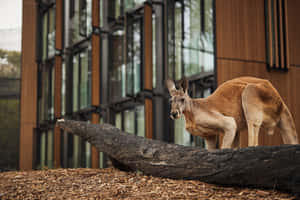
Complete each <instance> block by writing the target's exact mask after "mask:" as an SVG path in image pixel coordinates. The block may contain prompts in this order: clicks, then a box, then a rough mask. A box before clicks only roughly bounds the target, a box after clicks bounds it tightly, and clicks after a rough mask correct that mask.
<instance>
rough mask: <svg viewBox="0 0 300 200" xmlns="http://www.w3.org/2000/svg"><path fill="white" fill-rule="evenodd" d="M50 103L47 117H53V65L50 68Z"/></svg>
mask: <svg viewBox="0 0 300 200" xmlns="http://www.w3.org/2000/svg"><path fill="white" fill-rule="evenodd" d="M50 73H51V74H50V78H49V79H50V83H51V86H50V98H51V99H50V105H49V118H50V119H52V120H53V119H54V85H55V67H54V66H53V67H51V69H50Z"/></svg>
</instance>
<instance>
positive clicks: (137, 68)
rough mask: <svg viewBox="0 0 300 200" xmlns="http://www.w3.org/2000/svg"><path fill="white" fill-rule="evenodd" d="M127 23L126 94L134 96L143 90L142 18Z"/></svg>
mask: <svg viewBox="0 0 300 200" xmlns="http://www.w3.org/2000/svg"><path fill="white" fill-rule="evenodd" d="M127 23H128V24H127V40H126V42H127V63H126V93H127V94H128V95H130V96H132V95H135V94H137V93H138V92H140V90H141V88H142V77H143V74H142V50H143V48H142V30H143V28H142V18H139V19H137V20H128V22H127Z"/></svg>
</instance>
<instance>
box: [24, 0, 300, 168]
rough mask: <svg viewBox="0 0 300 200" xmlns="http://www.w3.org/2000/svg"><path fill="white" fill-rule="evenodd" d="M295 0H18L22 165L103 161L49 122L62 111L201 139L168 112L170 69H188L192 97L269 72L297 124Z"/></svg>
mask: <svg viewBox="0 0 300 200" xmlns="http://www.w3.org/2000/svg"><path fill="white" fill-rule="evenodd" d="M297 8H300V4H299V2H298V1H296V0H226V1H225V0H157V1H154V0H153V1H144V0H128V1H125V0H112V1H108V0H38V1H36V0H26V1H23V40H22V80H21V82H22V83H21V120H20V121H21V124H20V169H32V168H44V167H49V168H52V167H93V168H98V167H105V166H106V165H107V160H108V159H107V158H106V156H105V155H104V154H103V153H101V152H98V151H97V150H96V149H95V148H94V147H92V146H91V145H90V144H89V143H88V142H85V141H82V140H81V139H80V138H79V137H77V136H73V135H71V134H68V133H67V132H64V131H62V130H60V129H59V128H58V127H56V126H55V121H56V119H58V118H61V117H64V118H69V119H75V120H82V121H87V122H89V123H94V124H99V123H104V122H105V123H111V124H113V125H115V126H116V127H118V128H120V129H122V130H124V131H126V132H128V133H129V134H135V135H138V136H142V137H147V138H153V139H159V140H164V141H167V142H174V143H177V144H182V145H194V146H202V147H204V146H205V145H204V143H203V140H202V139H201V138H198V137H192V136H191V135H189V134H188V133H187V132H186V130H185V129H184V119H179V120H176V121H172V120H171V119H170V118H169V109H170V108H169V96H168V93H167V91H166V89H165V87H164V81H165V80H166V79H167V78H172V79H174V80H176V81H178V80H180V79H181V78H182V77H183V76H186V77H188V78H189V82H190V83H189V85H190V91H189V92H190V95H191V96H192V97H195V98H196V97H205V96H208V95H209V94H211V93H212V92H213V90H214V89H215V88H216V87H217V85H218V84H221V83H222V82H224V81H226V80H228V79H231V78H234V77H237V76H242V75H251V76H257V77H261V78H267V79H270V80H271V82H272V83H273V84H274V85H275V87H276V88H278V90H279V92H280V94H281V95H282V97H283V98H284V100H285V101H286V102H287V105H288V106H289V108H290V110H291V112H292V114H293V116H294V117H295V121H296V125H297V130H300V115H299V114H297V113H296V110H298V109H299V107H300V104H299V103H298V102H297V95H298V94H297V91H296V90H297V84H298V83H299V81H300V79H299V78H300V77H299V76H300V68H299V66H300V61H299V59H298V57H297V52H299V50H300V49H299V48H300V41H299V38H297V35H298V34H300V26H299V25H297V20H296V19H297V17H299V14H298V13H297ZM297 77H299V78H298V79H297ZM298 96H299V95H298ZM242 135H243V137H242V139H241V141H240V143H241V146H246V144H247V133H244V134H242ZM281 143H282V141H281V139H280V137H279V135H278V134H276V135H275V136H273V137H270V136H267V135H266V134H261V136H260V144H262V145H278V144H281Z"/></svg>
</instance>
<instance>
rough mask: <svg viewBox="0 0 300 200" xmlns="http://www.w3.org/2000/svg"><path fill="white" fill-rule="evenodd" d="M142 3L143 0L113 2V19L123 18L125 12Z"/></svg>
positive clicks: (116, 0)
mask: <svg viewBox="0 0 300 200" xmlns="http://www.w3.org/2000/svg"><path fill="white" fill-rule="evenodd" d="M144 2H145V0H114V1H113V5H114V13H115V16H114V17H115V18H119V17H120V16H124V14H125V13H126V12H127V11H129V10H131V9H133V8H135V7H137V6H139V5H142V4H143V3H144Z"/></svg>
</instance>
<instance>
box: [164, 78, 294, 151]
mask: <svg viewBox="0 0 300 200" xmlns="http://www.w3.org/2000/svg"><path fill="white" fill-rule="evenodd" d="M181 82H182V83H184V84H182V86H183V87H181V88H180V89H179V90H176V88H175V85H174V83H173V81H171V80H168V81H167V82H166V85H167V87H168V89H169V92H170V95H171V99H172V110H171V113H172V117H175V118H178V117H180V115H181V114H184V116H185V120H186V129H187V130H188V131H189V132H190V133H191V134H193V135H198V136H202V137H204V139H205V140H206V143H207V146H208V148H210V149H212V148H214V146H215V142H216V139H213V138H216V137H213V136H215V135H218V134H220V133H224V139H223V143H222V144H223V145H222V148H230V147H231V146H232V145H233V143H238V142H237V141H238V138H235V137H238V135H239V134H238V133H239V132H240V131H241V130H244V129H248V135H249V146H256V145H258V133H259V129H260V127H264V128H266V129H267V130H268V133H269V134H273V132H274V128H275V127H276V126H277V127H279V129H280V130H281V134H282V138H283V141H284V143H291V144H298V137H297V133H296V129H295V125H294V121H293V118H292V116H291V114H290V112H289V110H288V108H287V106H286V105H285V104H284V102H283V100H282V98H281V97H280V95H279V93H278V92H277V90H276V89H275V88H274V87H273V86H272V84H271V83H270V82H269V81H268V80H264V79H259V78H254V77H240V78H235V79H232V80H229V81H227V82H225V83H223V84H222V85H220V86H219V87H218V89H217V90H216V91H215V92H214V93H213V94H212V95H210V96H209V97H207V98H199V99H191V98H190V97H189V96H188V94H187V87H188V84H187V80H182V81H181ZM182 99H184V101H183V100H182ZM183 102H184V103H183Z"/></svg>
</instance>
